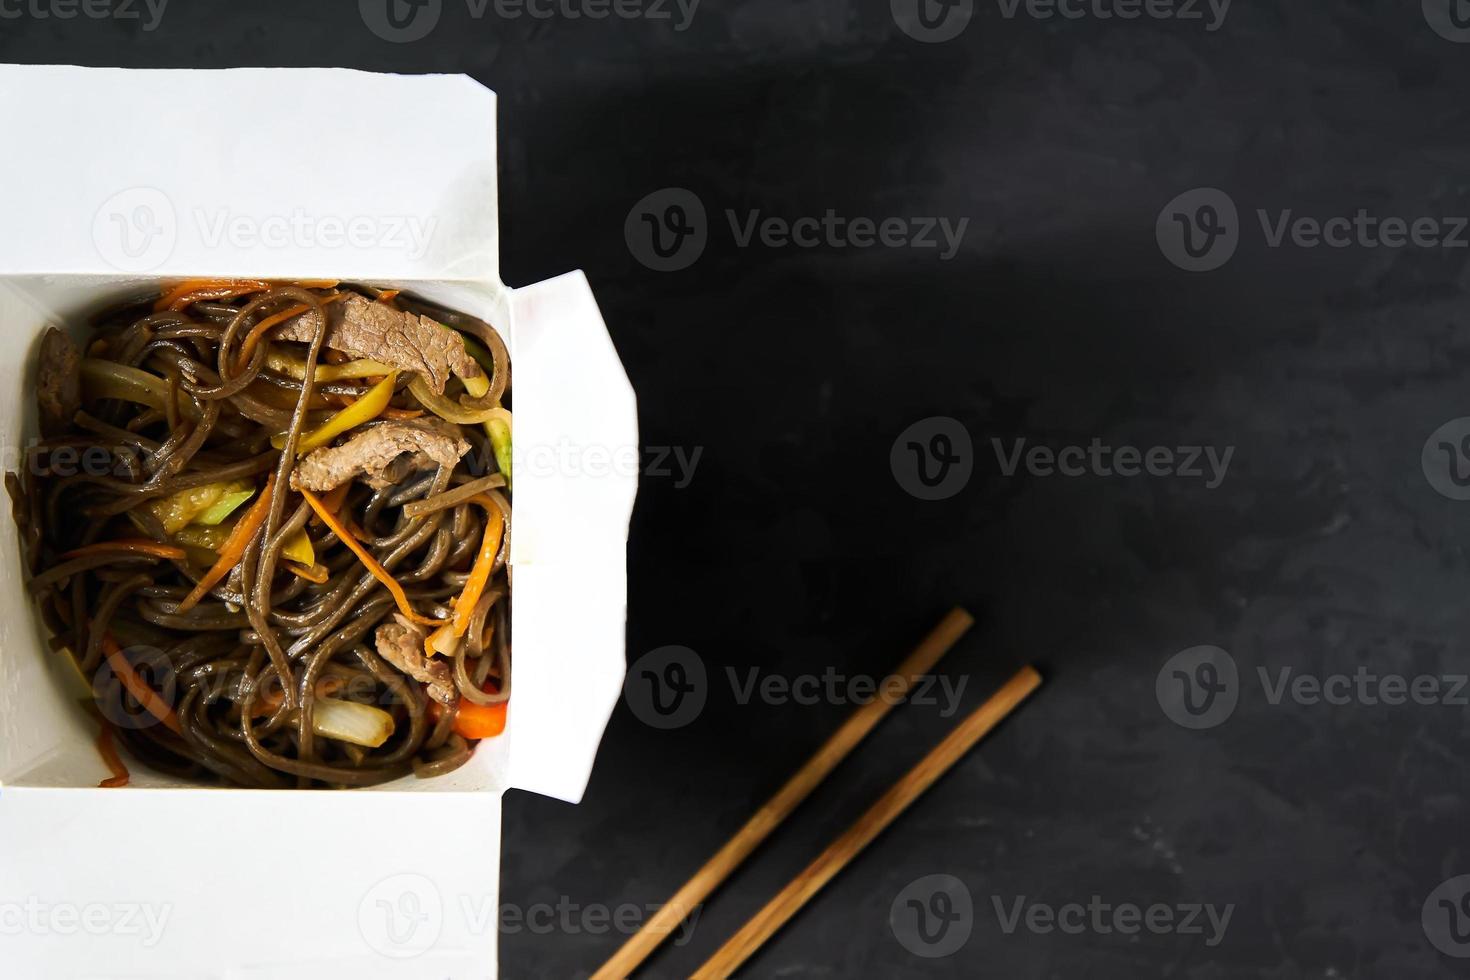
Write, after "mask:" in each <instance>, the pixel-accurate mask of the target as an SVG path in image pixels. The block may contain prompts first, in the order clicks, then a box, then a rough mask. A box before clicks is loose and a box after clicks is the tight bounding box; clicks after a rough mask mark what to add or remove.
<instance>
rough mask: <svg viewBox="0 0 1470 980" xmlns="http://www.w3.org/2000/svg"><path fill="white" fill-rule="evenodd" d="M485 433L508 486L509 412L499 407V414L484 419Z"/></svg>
mask: <svg viewBox="0 0 1470 980" xmlns="http://www.w3.org/2000/svg"><path fill="white" fill-rule="evenodd" d="M485 433H486V435H488V436H489V437H490V448H491V450H493V451H494V453H495V465H496V466H497V467H498V468H499V469H500V473H501V475H502V476H504V477H505V485H506V487H510V485H511V479H510V461H511V428H510V413H509V412H507V411H506V410H505V409H503V408H502V409H500V410H499V414H497V415H495V416H494V417H492V418H488V419H486V420H485Z"/></svg>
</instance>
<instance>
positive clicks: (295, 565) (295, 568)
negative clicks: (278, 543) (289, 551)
mask: <svg viewBox="0 0 1470 980" xmlns="http://www.w3.org/2000/svg"><path fill="white" fill-rule="evenodd" d="M281 564H282V565H284V566H285V568H286V570H287V571H288V572H290V573H291V574H293V575H297V576H300V577H301V578H304V579H306V580H307V581H308V582H313V583H315V584H317V585H321V584H322V583H323V582H325V581H326V580H327V579H329V578H331V577H332V573H331V570H330V569H328V568H327V566H326V565H303V564H301V562H299V561H286V560H284V559H283V560H282V561H281Z"/></svg>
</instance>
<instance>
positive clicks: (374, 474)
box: [291, 419, 470, 492]
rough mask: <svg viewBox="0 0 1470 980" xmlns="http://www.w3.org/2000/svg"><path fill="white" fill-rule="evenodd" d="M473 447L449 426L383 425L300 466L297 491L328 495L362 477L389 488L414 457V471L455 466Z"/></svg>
mask: <svg viewBox="0 0 1470 980" xmlns="http://www.w3.org/2000/svg"><path fill="white" fill-rule="evenodd" d="M469 449H470V444H469V443H468V442H467V441H466V440H465V438H464V437H463V436H461V435H460V434H459V432H457V431H456V430H455V428H454V427H453V426H451V425H450V424H449V423H447V422H442V421H440V420H439V419H411V420H408V421H403V422H379V423H377V424H376V425H372V426H369V427H367V428H365V429H363V430H362V431H361V432H359V433H357V434H356V435H354V436H353V437H352V438H351V439H348V440H347V441H346V442H345V443H343V444H342V445H340V446H325V447H323V448H321V449H318V450H315V451H314V452H312V453H310V454H309V455H308V456H307V457H306V458H305V459H303V460H301V461H300V462H298V463H297V464H296V469H295V470H293V471H292V473H291V486H293V487H296V488H297V489H300V488H302V487H305V488H306V489H307V490H314V491H317V492H323V491H327V490H332V489H335V488H337V487H339V486H341V485H342V484H344V483H346V482H347V481H348V480H351V479H354V478H356V477H358V476H362V477H363V478H364V481H365V482H366V483H367V485H368V486H370V487H386V486H391V485H393V484H394V483H397V482H398V481H399V480H401V479H403V477H404V476H407V473H406V472H403V471H402V468H401V467H400V466H395V465H394V464H395V463H396V462H397V460H398V458H399V457H400V456H403V455H404V454H405V453H407V454H409V457H408V459H409V464H408V470H409V472H411V471H413V470H426V469H429V468H430V467H432V466H435V465H438V466H451V467H452V466H454V464H455V463H457V462H459V458H460V457H461V456H463V455H464V454H465V453H467V452H469Z"/></svg>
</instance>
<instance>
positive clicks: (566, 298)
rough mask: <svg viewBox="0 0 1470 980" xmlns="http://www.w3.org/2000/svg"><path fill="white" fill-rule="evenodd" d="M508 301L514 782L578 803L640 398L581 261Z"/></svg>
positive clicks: (596, 721) (618, 578)
mask: <svg viewBox="0 0 1470 980" xmlns="http://www.w3.org/2000/svg"><path fill="white" fill-rule="evenodd" d="M511 309H512V334H513V337H514V350H513V364H514V367H513V368H512V385H513V391H514V406H515V444H514V459H513V462H512V468H511V472H512V476H513V479H514V483H515V501H516V505H515V506H516V513H515V518H516V523H515V525H514V529H513V534H512V537H511V564H512V566H513V567H512V574H513V575H514V583H513V588H514V593H513V594H514V597H515V598H514V603H513V606H512V608H513V610H514V615H515V630H514V640H513V642H514V648H513V651H534V656H523V655H517V654H515V653H514V652H513V659H512V664H513V666H512V669H511V677H512V680H513V682H514V685H515V686H514V688H513V692H512V695H511V699H510V717H509V727H508V729H507V730H508V731H509V732H510V736H511V755H510V778H509V782H510V785H512V786H516V787H518V788H520V789H527V790H532V791H534V792H537V793H544V794H546V795H548V796H555V797H558V798H559V799H564V800H569V801H571V802H576V801H578V800H580V799H581V797H582V791H583V789H585V788H586V785H587V778H588V776H589V775H590V774H591V771H592V762H593V759H594V757H595V755H596V752H597V744H598V742H600V741H601V739H602V732H603V728H604V727H605V726H606V725H607V719H608V717H609V715H610V714H611V713H612V709H613V706H614V705H615V704H616V702H617V699H618V696H619V693H620V692H621V690H622V683H623V670H624V655H623V642H624V621H625V616H626V605H627V558H626V555H627V535H628V520H629V517H630V515H631V513H632V509H633V498H634V496H635V495H636V493H637V490H638V416H637V404H636V402H635V400H634V397H633V389H632V386H631V385H629V383H628V380H627V376H626V375H625V374H624V373H623V368H622V364H621V362H619V360H618V355H617V351H616V350H615V349H614V348H613V344H612V340H611V338H609V337H608V334H607V328H606V326H605V325H604V324H603V321H602V315H601V314H600V313H599V312H598V309H597V303H596V301H595V300H594V299H593V297H592V290H591V288H590V287H589V286H588V285H587V279H586V277H585V276H583V275H582V273H580V272H575V273H569V274H567V275H564V276H559V277H557V278H555V279H549V280H547V281H545V282H541V283H537V284H536V285H534V286H528V287H526V288H524V289H517V290H515V291H514V292H513V293H512V294H511ZM572 433H575V438H573V437H572V436H571V435H569V434H572ZM522 529H524V532H523V531H522Z"/></svg>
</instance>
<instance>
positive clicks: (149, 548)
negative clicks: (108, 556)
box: [61, 538, 184, 558]
mask: <svg viewBox="0 0 1470 980" xmlns="http://www.w3.org/2000/svg"><path fill="white" fill-rule="evenodd" d="M105 551H126V552H129V553H131V554H137V555H151V556H152V557H154V558H183V557H184V549H183V548H180V547H178V546H176V545H171V544H162V543H161V542H158V541H154V540H152V539H150V538H119V539H118V540H116V541H98V542H97V543H96V544H89V545H84V546H83V547H80V548H73V549H72V550H71V551H68V552H66V553H65V554H64V555H62V556H61V557H62V558H80V557H82V556H83V555H97V554H101V553H102V552H105Z"/></svg>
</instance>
